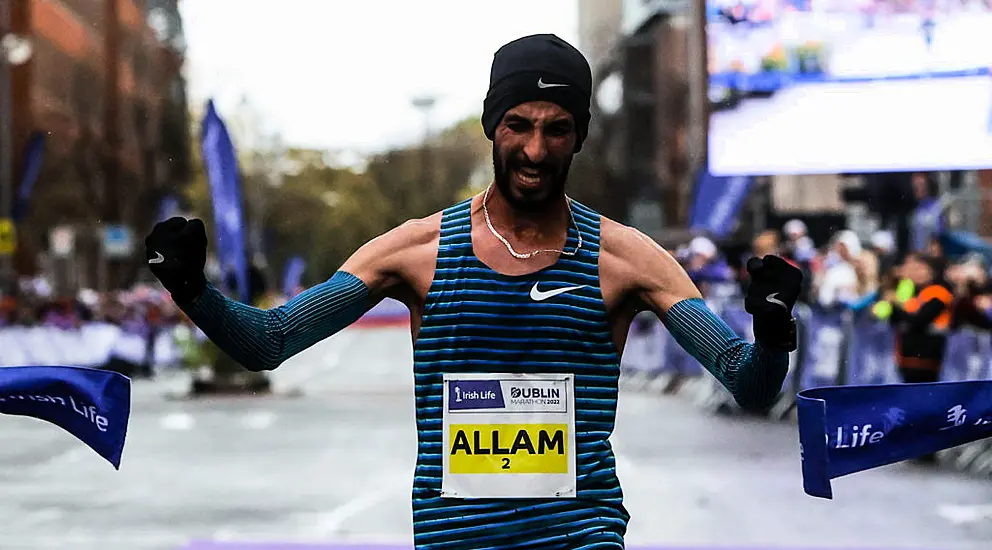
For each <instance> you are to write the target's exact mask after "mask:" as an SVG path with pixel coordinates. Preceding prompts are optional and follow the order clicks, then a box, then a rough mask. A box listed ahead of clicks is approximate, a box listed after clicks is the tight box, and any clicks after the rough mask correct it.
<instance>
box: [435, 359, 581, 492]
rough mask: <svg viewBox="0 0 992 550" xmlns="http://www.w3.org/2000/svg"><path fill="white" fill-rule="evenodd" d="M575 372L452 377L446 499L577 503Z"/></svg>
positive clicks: (447, 382) (446, 418)
mask: <svg viewBox="0 0 992 550" xmlns="http://www.w3.org/2000/svg"><path fill="white" fill-rule="evenodd" d="M573 388H574V376H573V375H571V374H461V375H454V374H445V375H444V413H443V423H444V455H443V456H444V458H443V474H442V478H441V496H443V497H447V498H562V497H575V493H576V483H575V399H574V393H573Z"/></svg>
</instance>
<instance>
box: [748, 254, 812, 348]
mask: <svg viewBox="0 0 992 550" xmlns="http://www.w3.org/2000/svg"><path fill="white" fill-rule="evenodd" d="M747 272H748V273H749V274H750V275H751V284H750V285H748V289H747V296H746V297H745V298H744V309H745V310H747V312H748V313H750V314H751V317H752V318H753V320H754V338H755V340H757V341H758V342H760V343H761V345H762V346H764V347H766V348H768V349H775V350H781V351H794V350H795V349H796V346H797V341H796V340H797V339H796V321H795V319H793V317H792V308H793V306H795V305H796V300H798V299H799V293H800V292H801V291H802V284H803V273H802V271H800V270H799V269H797V268H796V267H794V266H792V265H790V264H789V263H788V262H786V261H785V260H783V259H782V258H779V257H778V256H765V257H764V258H751V259H750V260H748V262H747Z"/></svg>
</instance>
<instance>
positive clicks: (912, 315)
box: [676, 179, 992, 382]
mask: <svg viewBox="0 0 992 550" xmlns="http://www.w3.org/2000/svg"><path fill="white" fill-rule="evenodd" d="M927 183H928V182H927V180H925V179H924V180H922V181H921V186H926V184H927ZM922 191H924V190H921V193H920V196H921V197H923V199H924V200H921V201H920V206H919V208H918V209H917V218H920V219H924V220H926V219H927V217H929V219H930V220H931V223H917V224H915V226H914V227H915V229H914V231H913V234H912V237H911V239H910V240H909V244H908V249H907V250H898V248H897V246H896V239H895V238H894V236H893V234H892V233H891V232H889V231H885V230H881V231H876V232H874V233H873V234H871V235H868V236H864V238H862V236H859V235H858V234H856V233H855V232H854V231H851V230H847V229H842V230H839V231H837V232H835V233H834V234H833V236H832V238H830V239H829V241H828V242H826V243H823V244H822V245H820V246H817V245H816V244H814V242H813V240H812V239H811V238H810V237H809V235H808V234H807V227H806V225H805V224H804V223H803V222H802V221H801V220H798V219H793V220H789V221H788V222H787V223H785V224H784V226H783V227H782V228H781V229H779V230H768V231H765V232H763V233H761V234H759V235H757V236H756V237H755V238H754V239H753V241H752V243H751V249H750V250H749V251H748V253H747V254H746V255H745V258H738V259H736V260H738V261H733V260H735V259H734V258H728V257H726V255H725V254H723V253H721V251H720V250H719V249H718V247H717V246H716V244H715V243H714V242H713V241H711V240H710V239H708V238H706V237H702V236H700V237H696V238H694V239H693V240H692V241H691V242H690V243H688V244H687V245H686V246H684V247H681V248H680V249H679V250H678V251H677V253H676V256H677V258H678V259H679V261H680V262H681V263H682V265H683V266H684V267H685V269H686V271H687V272H688V273H689V275H690V277H691V278H692V279H693V280H694V281H695V282H696V284H697V286H699V288H700V290H701V291H702V292H703V295H704V296H705V297H706V299H707V301H709V302H710V303H711V304H712V305H714V306H716V307H720V306H721V304H722V303H726V301H728V300H739V299H740V297H741V296H742V294H743V292H744V290H746V288H747V284H748V274H747V270H746V266H745V261H746V258H747V257H750V256H757V257H763V256H765V255H768V254H775V255H779V256H782V257H784V258H786V259H787V260H788V261H789V262H790V263H792V264H793V265H794V266H796V267H797V268H799V269H801V270H802V271H803V273H804V288H803V291H802V295H801V296H800V298H799V300H800V302H801V303H803V304H805V305H806V306H808V307H810V308H811V309H812V310H813V311H817V312H821V313H827V314H830V313H838V312H842V313H847V314H851V315H862V316H871V317H872V318H874V319H876V320H878V321H880V322H886V323H889V324H891V326H892V328H893V329H894V334H895V338H896V345H895V350H896V364H897V366H898V367H899V370H900V373H901V375H902V378H903V380H904V381H905V382H929V381H936V380H937V379H938V377H939V374H940V369H941V362H942V360H943V357H944V352H945V348H946V341H947V337H948V335H950V334H951V333H952V332H954V331H956V330H961V329H970V330H979V331H982V330H985V331H987V330H990V329H992V283H990V277H989V275H990V267H992V266H990V265H989V261H988V257H987V256H986V255H984V254H981V253H964V254H955V255H954V256H951V255H949V254H947V253H945V250H944V246H943V245H942V242H944V241H943V239H942V237H943V235H944V233H943V227H944V224H943V223H942V221H941V219H940V216H941V213H940V209H939V206H938V205H937V203H935V202H934V201H932V200H926V199H928V198H930V196H929V193H926V192H922ZM728 260H730V261H728Z"/></svg>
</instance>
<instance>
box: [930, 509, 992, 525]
mask: <svg viewBox="0 0 992 550" xmlns="http://www.w3.org/2000/svg"><path fill="white" fill-rule="evenodd" d="M937 515H939V516H940V517H942V518H944V519H946V520H947V521H950V522H951V523H953V524H954V525H964V524H967V523H978V522H980V521H983V520H992V504H979V505H977V506H960V505H956V504H941V505H940V506H938V507H937Z"/></svg>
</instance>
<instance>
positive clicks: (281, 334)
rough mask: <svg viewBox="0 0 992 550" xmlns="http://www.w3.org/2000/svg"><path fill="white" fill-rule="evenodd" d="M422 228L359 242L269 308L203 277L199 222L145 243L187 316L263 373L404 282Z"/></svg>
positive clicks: (181, 223) (169, 225)
mask: <svg viewBox="0 0 992 550" xmlns="http://www.w3.org/2000/svg"><path fill="white" fill-rule="evenodd" d="M424 233H425V232H424V231H423V229H422V227H421V226H419V225H418V224H417V223H416V222H408V223H407V224H404V225H402V226H400V227H397V228H396V229H393V230H392V231H390V232H388V233H386V234H384V235H382V236H380V237H377V238H376V239H373V240H372V241H369V242H368V243H366V244H365V245H364V246H362V247H361V248H360V249H359V250H358V251H356V252H355V254H353V255H352V257H351V258H349V260H348V261H347V262H346V263H345V264H344V265H343V266H342V267H341V269H340V270H339V271H337V272H336V273H335V274H334V275H333V276H332V277H331V278H330V279H328V280H327V281H325V282H323V283H321V284H319V285H316V286H314V287H312V288H310V289H308V290H306V291H305V292H303V293H301V294H300V295H298V296H296V297H295V298H293V299H292V300H290V301H289V302H288V303H286V304H285V305H282V306H280V307H277V308H274V309H268V310H266V309H260V308H256V307H252V306H250V305H247V304H242V303H240V302H237V301H234V300H231V299H229V298H227V297H225V296H224V295H223V294H221V293H220V291H218V290H217V289H216V288H214V287H213V286H212V285H210V284H209V283H208V282H207V281H206V278H205V277H204V275H203V267H204V264H205V261H206V246H207V239H206V233H205V232H204V228H203V224H202V222H200V221H199V220H191V221H187V220H185V219H183V218H172V219H170V220H167V221H165V222H162V223H160V224H158V225H156V226H155V228H154V229H153V231H152V233H151V234H150V235H149V236H148V238H147V239H146V240H145V247H146V256H147V257H148V260H149V267H150V268H151V270H152V272H153V273H154V274H155V276H156V277H158V279H159V280H160V281H162V284H163V285H164V286H165V288H166V289H167V290H169V292H170V293H171V294H172V297H173V300H175V302H176V304H177V305H178V306H179V307H180V308H182V310H183V311H184V312H186V314H187V315H189V317H190V319H192V320H193V322H194V323H196V325H197V326H198V327H200V328H201V329H202V330H203V332H204V333H205V334H206V335H207V336H208V337H209V338H210V339H211V340H212V341H214V343H216V344H217V346H218V347H220V349H221V350H222V351H224V352H225V353H227V354H228V355H230V356H231V357H232V358H233V359H234V360H236V361H237V362H238V363H240V364H241V365H243V366H244V367H245V368H247V369H249V370H253V371H261V370H272V369H275V368H276V367H278V366H279V365H281V364H282V363H283V362H285V361H286V360H287V359H289V358H290V357H292V356H294V355H296V354H297V353H299V352H301V351H303V350H305V349H307V348H309V347H310V346H312V345H314V344H316V343H317V342H320V341H321V340H324V339H325V338H328V337H330V336H332V335H334V334H335V333H337V332H338V331H340V330H341V329H343V328H345V327H347V326H348V325H350V324H351V323H353V322H355V321H356V320H357V319H358V318H359V317H361V316H362V314H364V313H365V312H366V311H368V310H369V309H370V308H371V307H372V306H373V305H375V304H376V303H378V301H379V300H381V299H382V297H383V296H384V295H386V294H387V293H389V292H390V291H391V290H393V289H394V288H395V287H398V286H400V285H402V284H404V282H405V281H404V279H403V276H402V273H403V265H402V264H403V262H404V261H405V259H404V258H405V256H406V255H407V253H408V252H409V251H410V249H411V248H414V247H416V246H417V245H418V244H421V243H420V241H422V240H423V239H424Z"/></svg>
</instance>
